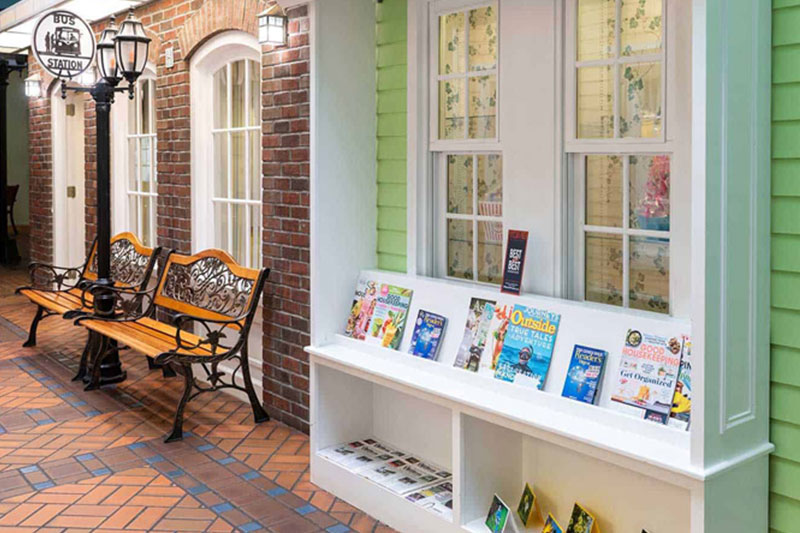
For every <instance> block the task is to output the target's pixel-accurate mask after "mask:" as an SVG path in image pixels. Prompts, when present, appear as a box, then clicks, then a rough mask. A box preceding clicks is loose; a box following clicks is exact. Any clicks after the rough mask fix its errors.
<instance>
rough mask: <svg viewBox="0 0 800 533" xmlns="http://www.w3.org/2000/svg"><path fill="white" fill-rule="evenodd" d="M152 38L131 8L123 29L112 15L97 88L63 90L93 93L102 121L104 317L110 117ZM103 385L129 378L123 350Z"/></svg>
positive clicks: (100, 50) (97, 304)
mask: <svg viewBox="0 0 800 533" xmlns="http://www.w3.org/2000/svg"><path fill="white" fill-rule="evenodd" d="M149 47H150V39H149V38H148V37H147V36H146V35H145V32H144V27H143V26H142V23H141V22H140V21H139V20H138V19H137V18H136V16H135V14H134V12H133V8H131V10H130V13H129V15H128V18H127V19H126V20H125V21H124V22H123V23H122V26H121V28H120V29H119V31H118V30H117V28H116V26H115V24H114V18H113V17H112V18H111V22H110V24H109V26H108V27H107V28H106V29H105V30H103V33H102V35H101V36H100V42H99V43H97V68H98V71H99V73H100V79H99V81H98V82H97V83H95V85H94V86H93V87H90V88H85V87H68V86H67V83H66V82H62V84H61V93H62V96H63V97H64V98H66V95H67V90H72V91H76V92H88V93H89V94H90V95H91V96H92V98H93V99H94V102H95V114H96V120H97V281H95V284H96V285H97V286H98V287H99V289H98V290H96V291H93V292H94V294H95V298H94V310H95V313H97V314H98V315H100V316H110V315H112V314H113V313H114V303H115V301H114V300H115V299H114V294H113V292H111V291H103V290H102V288H103V287H111V286H113V284H114V281H113V279H112V277H111V172H110V166H111V165H110V162H111V161H110V160H111V156H110V154H111V146H110V145H111V133H110V115H111V105H112V104H113V103H114V95H115V94H116V93H118V92H124V91H128V94H129V97H130V98H131V99H133V97H134V84H135V83H136V80H137V79H138V78H139V76H141V75H142V73H143V72H144V69H145V67H146V66H147V54H148V52H149ZM123 77H124V78H125V79H126V80H127V81H128V87H127V88H122V87H118V85H119V83H120V81H122V78H123ZM101 376H102V378H101V384H102V385H107V384H111V383H118V382H120V381H123V380H124V379H125V377H126V374H125V372H124V371H123V370H122V364H121V363H120V361H119V356H118V354H116V353H115V355H114V356H113V357H108V358H107V359H106V362H105V363H104V364H103V368H102V374H101Z"/></svg>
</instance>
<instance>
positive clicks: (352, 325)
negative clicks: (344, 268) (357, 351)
mask: <svg viewBox="0 0 800 533" xmlns="http://www.w3.org/2000/svg"><path fill="white" fill-rule="evenodd" d="M378 288H379V284H378V282H377V281H372V280H369V279H367V278H365V277H363V276H362V277H360V278H359V279H358V283H357V285H356V294H355V297H354V298H353V305H352V307H351V308H350V316H349V317H348V318H347V326H346V327H345V330H344V334H345V335H347V336H348V337H352V338H354V339H358V340H364V338H365V337H366V335H367V329H368V328H369V323H370V320H371V319H372V312H373V311H374V309H375V299H376V298H377V296H378Z"/></svg>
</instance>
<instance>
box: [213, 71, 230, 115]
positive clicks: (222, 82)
mask: <svg viewBox="0 0 800 533" xmlns="http://www.w3.org/2000/svg"><path fill="white" fill-rule="evenodd" d="M227 127H228V71H227V67H222V68H221V69H219V70H218V71H217V73H216V74H214V128H215V129H220V128H227Z"/></svg>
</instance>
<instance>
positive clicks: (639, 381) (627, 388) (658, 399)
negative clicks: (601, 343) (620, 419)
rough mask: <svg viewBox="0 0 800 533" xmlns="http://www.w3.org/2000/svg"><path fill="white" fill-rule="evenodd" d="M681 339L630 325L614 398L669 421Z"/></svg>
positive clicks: (650, 417) (651, 417) (679, 359)
mask: <svg viewBox="0 0 800 533" xmlns="http://www.w3.org/2000/svg"><path fill="white" fill-rule="evenodd" d="M680 352H681V342H680V341H679V340H678V338H677V337H672V338H667V337H662V336H659V335H651V334H649V333H642V332H640V331H638V330H634V329H630V330H628V333H627V335H626V336H625V346H624V347H623V349H622V359H621V360H620V366H619V376H618V381H617V385H616V388H615V390H614V393H613V394H612V396H611V399H612V400H613V401H615V402H619V403H621V404H625V405H632V406H634V407H639V408H642V409H644V410H645V411H646V412H647V414H646V418H648V419H650V420H657V421H659V422H661V423H666V422H667V419H668V418H669V414H670V411H671V410H672V401H673V395H674V394H675V386H676V384H677V381H678V370H679V368H680V364H681V355H680Z"/></svg>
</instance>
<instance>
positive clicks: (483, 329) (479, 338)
mask: <svg viewBox="0 0 800 533" xmlns="http://www.w3.org/2000/svg"><path fill="white" fill-rule="evenodd" d="M494 305H495V302H493V301H491V300H482V299H480V298H473V299H472V301H470V304H469V314H467V324H466V327H465V328H464V337H463V338H462V340H461V345H460V346H459V347H458V353H457V354H456V362H455V363H454V364H453V366H455V367H456V368H467V369H469V370H472V371H473V372H477V371H478V366H479V364H480V360H481V355H482V354H483V349H484V347H485V346H486V337H487V336H488V334H489V324H490V321H491V319H492V316H493V315H494Z"/></svg>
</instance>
